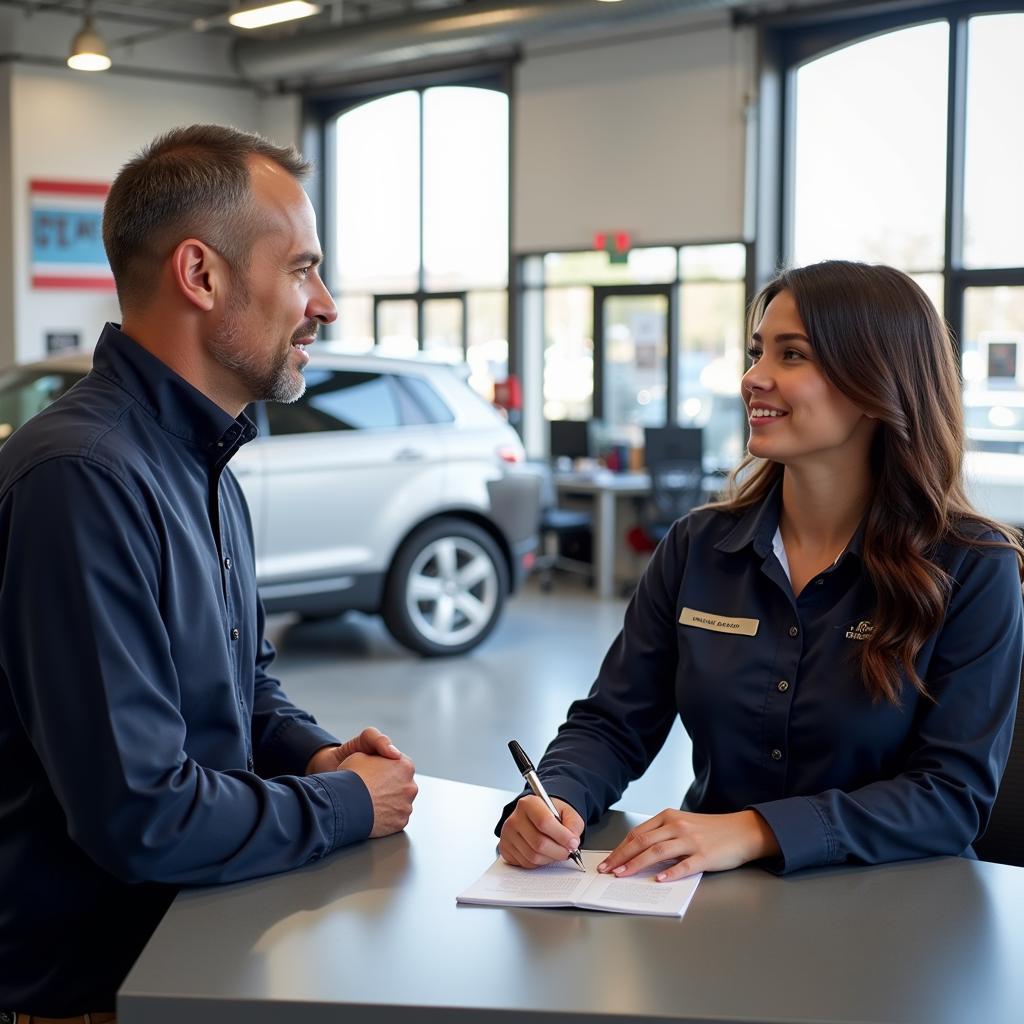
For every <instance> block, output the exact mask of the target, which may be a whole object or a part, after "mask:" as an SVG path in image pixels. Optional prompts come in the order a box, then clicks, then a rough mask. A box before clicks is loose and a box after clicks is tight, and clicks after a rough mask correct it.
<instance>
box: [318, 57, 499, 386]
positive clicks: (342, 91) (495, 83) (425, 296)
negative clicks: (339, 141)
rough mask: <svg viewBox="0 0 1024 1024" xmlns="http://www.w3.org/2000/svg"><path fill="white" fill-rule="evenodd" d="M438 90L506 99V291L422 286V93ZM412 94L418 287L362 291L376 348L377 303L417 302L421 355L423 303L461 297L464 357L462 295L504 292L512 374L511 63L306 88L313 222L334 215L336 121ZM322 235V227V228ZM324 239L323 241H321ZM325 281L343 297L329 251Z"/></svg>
mask: <svg viewBox="0 0 1024 1024" xmlns="http://www.w3.org/2000/svg"><path fill="white" fill-rule="evenodd" d="M438 86H463V87H467V88H478V89H491V90H493V91H495V92H500V93H503V94H504V95H505V97H506V98H507V100H508V119H509V123H508V129H509V131H508V181H509V189H508V201H507V202H508V205H507V211H506V214H507V217H508V224H509V232H508V254H507V264H508V278H507V281H506V284H505V287H504V288H500V287H496V286H493V285H492V286H488V287H486V288H485V287H479V288H469V289H463V290H461V291H453V290H452V289H451V288H446V289H442V290H436V291H432V290H430V289H428V288H426V279H425V268H424V263H423V177H424V176H423V93H424V92H426V91H427V90H428V89H432V88H436V87H438ZM407 91H414V92H417V93H418V94H419V113H420V174H419V189H420V210H419V218H420V223H419V228H420V230H419V269H418V271H417V284H416V289H415V291H413V292H407V293H401V294H398V293H393V292H380V293H365V292H360V293H359V294H362V295H365V294H370V298H371V299H372V300H373V336H374V347H376V345H377V344H378V332H377V306H378V304H379V302H380V301H381V300H384V301H386V300H388V299H394V298H404V299H412V300H414V301H415V302H416V304H417V331H418V337H417V345H418V348H419V350H420V351H422V350H423V303H424V301H428V300H430V299H435V298H459V297H461V298H462V299H463V318H462V326H463V330H462V334H463V339H462V354H463V359H465V358H466V355H467V352H468V312H469V310H468V302H467V301H466V296H467V295H469V294H475V293H476V292H479V291H487V292H500V291H504V292H505V294H506V323H505V330H506V338H507V340H508V346H509V359H508V362H509V373H514V372H515V369H514V367H515V366H516V364H517V361H518V353H517V343H516V310H515V302H514V301H513V296H514V294H515V285H516V273H517V260H516V257H515V253H514V250H513V243H512V225H513V223H514V221H513V212H514V211H513V199H512V194H513V192H514V189H513V187H512V182H513V178H512V173H513V168H514V147H515V133H514V131H513V126H514V124H515V116H514V102H515V100H514V90H513V65H512V63H511V62H509V61H497V62H494V63H490V64H483V65H481V64H473V65H471V66H461V67H452V68H447V69H443V70H439V71H435V72H424V73H420V74H415V75H411V76H397V77H396V76H391V77H385V78H379V79H373V80H368V81H365V82H359V83H353V84H346V85H335V86H326V87H321V88H317V89H310V90H307V91H305V92H304V93H303V96H302V100H303V104H302V122H303V131H302V137H303V148H304V151H305V152H306V154H307V155H308V156H309V157H310V159H311V160H312V161H313V163H314V174H313V176H312V177H311V178H310V181H309V184H308V188H307V191H308V192H309V195H310V201H311V202H312V204H313V209H314V211H315V212H316V216H317V220H318V222H319V223H320V224H321V225H329V224H331V223H333V218H334V216H335V212H336V208H335V192H334V190H333V182H335V181H336V180H337V169H336V167H335V161H334V152H335V124H336V121H337V119H338V118H339V117H340V116H341V115H342V114H345V113H348V112H349V111H351V110H354V109H355V108H356V107H359V106H362V105H364V104H366V103H372V102H373V101H374V100H378V99H382V98H384V97H386V96H390V95H392V94H394V93H398V92H407ZM321 230H322V231H323V232H324V234H325V235H326V228H321ZM325 240H326V238H325ZM322 276H323V279H324V281H325V282H327V285H328V288H330V289H331V290H332V292H333V291H334V290H335V286H337V292H338V296H339V297H341V296H342V295H344V292H343V289H342V285H343V282H341V281H340V280H337V279H336V275H335V274H334V273H333V262H332V253H330V252H329V251H325V253H324V265H323V273H322Z"/></svg>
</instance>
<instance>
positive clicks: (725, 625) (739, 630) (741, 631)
mask: <svg viewBox="0 0 1024 1024" xmlns="http://www.w3.org/2000/svg"><path fill="white" fill-rule="evenodd" d="M679 621H680V623H681V624H682V625H684V626H696V627H697V628H698V629H710V630H712V631H713V632H715V633H735V634H736V635H738V636H756V635H757V627H758V626H759V625H760V624H761V620H760V619H734V618H729V617H727V616H725V615H715V614H713V613H712V612H698V611H695V610H694V609H693V608H684V609H683V613H682V614H681V615H680V616H679Z"/></svg>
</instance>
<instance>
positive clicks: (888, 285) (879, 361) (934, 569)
mask: <svg viewBox="0 0 1024 1024" xmlns="http://www.w3.org/2000/svg"><path fill="white" fill-rule="evenodd" d="M781 291H788V292H790V293H791V294H792V296H793V299H794V300H795V302H796V307H797V310H798V312H799V314H800V319H801V320H802V321H803V323H804V327H805V328H806V329H807V333H808V336H809V337H810V339H811V345H812V347H813V349H814V353H815V357H816V358H817V361H818V364H819V365H820V366H821V370H822V372H823V374H824V375H825V377H826V378H827V379H828V380H829V381H830V382H831V383H832V384H833V385H835V387H836V388H837V389H838V390H839V391H841V392H842V393H843V394H844V395H846V397H847V398H849V399H850V400H851V401H852V402H854V403H855V404H856V405H858V406H859V407H860V408H861V409H863V410H864V411H865V412H867V413H869V414H870V415H871V416H874V417H875V418H876V419H877V420H878V421H879V425H878V429H877V430H876V432H875V436H874V439H873V442H872V449H871V464H872V465H871V468H872V475H873V478H874V494H873V497H872V501H871V504H870V507H869V509H868V512H867V521H866V524H865V531H864V542H863V558H864V565H865V567H866V569H867V572H868V576H869V577H870V579H871V582H872V584H873V585H874V588H875V594H876V598H877V602H876V605H875V610H874V614H873V616H872V622H874V624H875V628H874V630H873V632H872V633H871V635H870V636H869V637H868V639H867V640H866V641H865V642H864V643H863V644H860V645H858V646H859V648H860V651H861V671H862V674H863V678H864V685H865V687H866V688H867V690H868V692H869V693H870V694H871V696H872V697H873V698H875V699H876V700H879V699H886V700H889V701H891V702H892V703H893V704H899V703H900V685H901V683H900V676H901V673H902V674H905V676H906V678H907V679H908V680H909V681H910V683H911V684H912V685H913V686H914V687H915V688H916V689H917V690H918V691H920V692H921V693H927V691H926V688H925V685H924V683H923V681H922V680H921V678H920V677H919V676H918V674H917V671H916V669H915V666H914V662H915V660H916V658H917V655H918V653H919V652H920V650H921V648H922V647H923V646H924V643H925V641H926V640H927V639H928V637H929V636H931V635H932V634H933V633H935V631H936V630H938V629H939V627H940V626H941V624H942V619H943V616H944V615H945V611H946V605H947V602H948V600H949V594H950V580H949V577H948V576H947V575H946V573H945V572H943V570H942V569H941V568H940V567H939V566H938V565H937V564H936V563H935V561H933V558H934V554H935V551H936V548H937V547H938V545H939V544H941V543H943V542H947V543H953V544H963V545H968V546H972V547H1006V548H1010V549H1012V550H1013V551H1015V552H1016V554H1017V562H1018V571H1019V572H1021V575H1022V578H1024V548H1022V547H1021V543H1020V537H1019V535H1018V534H1016V533H1015V531H1013V530H1011V529H1010V528H1009V527H1007V526H1004V525H1002V524H1001V523H997V522H994V521H993V520H991V519H988V518H986V517H985V516H983V515H981V514H979V513H978V512H977V511H976V510H975V509H974V508H973V507H972V506H971V503H970V501H969V499H968V498H967V495H966V493H965V491H964V486H963V455H964V423H963V405H962V401H961V396H960V375H959V372H958V369H957V365H956V359H955V357H954V346H953V341H952V338H951V337H950V334H949V331H948V330H947V329H946V327H945V326H944V324H943V322H942V320H940V318H939V316H938V314H937V313H936V311H935V307H934V306H933V305H932V303H931V301H930V300H929V299H928V297H927V296H926V295H925V293H924V292H923V291H922V290H921V289H920V287H918V285H917V284H916V283H915V282H914V281H913V280H912V279H911V278H909V277H908V276H907V275H906V274H903V273H901V272H900V271H898V270H894V269H893V268H892V267H885V266H869V265H868V264H864V263H850V262H846V261H841V260H827V261H825V262H823V263H815V264H812V265H811V266H807V267H800V268H797V269H792V270H786V271H783V272H781V273H780V274H779V275H778V276H777V277H776V278H775V279H774V280H773V281H771V282H770V283H769V284H768V285H766V286H765V287H764V288H763V289H762V290H761V292H760V294H759V295H758V296H757V298H756V299H755V300H754V302H753V304H752V305H751V308H750V313H749V321H748V332H747V334H748V337H749V336H750V335H751V334H753V331H754V329H755V327H756V325H757V324H758V323H759V322H760V320H761V317H762V316H763V314H764V311H765V309H766V308H767V306H768V303H769V302H771V300H772V299H773V298H774V297H775V296H776V295H778V294H779V292H781ZM782 474H783V466H782V465H781V464H779V463H777V462H771V461H766V460H763V459H758V458H755V457H753V456H750V455H748V456H747V457H746V458H745V459H744V460H743V462H742V463H741V464H740V465H739V466H738V467H737V468H736V470H735V471H734V472H733V474H732V477H731V478H730V486H729V489H728V492H727V495H726V498H725V500H724V501H721V502H717V503H716V504H715V505H714V506H712V507H715V508H720V509H724V510H727V511H739V510H742V509H746V508H749V507H750V506H752V505H755V504H757V503H759V502H760V501H762V500H763V499H764V498H765V497H766V495H767V494H768V493H769V492H770V491H771V489H772V487H773V486H774V485H775V483H776V482H777V481H779V480H780V479H781V478H782ZM986 532H994V533H995V534H996V535H997V537H999V538H1001V539H999V540H980V539H979V537H978V535H979V534H981V533H986Z"/></svg>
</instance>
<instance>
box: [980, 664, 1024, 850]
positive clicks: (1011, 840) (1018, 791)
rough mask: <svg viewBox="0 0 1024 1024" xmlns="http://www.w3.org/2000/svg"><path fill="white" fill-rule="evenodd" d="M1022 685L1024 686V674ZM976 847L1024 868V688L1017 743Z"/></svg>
mask: <svg viewBox="0 0 1024 1024" xmlns="http://www.w3.org/2000/svg"><path fill="white" fill-rule="evenodd" d="M1021 682H1022V684H1024V672H1022V674H1021ZM972 845H973V846H974V852H975V853H976V854H977V855H978V857H979V858H980V859H981V860H990V861H994V862H995V863H996V864H1012V865H1013V866H1014V867H1018V868H1022V867H1024V686H1022V692H1020V693H1018V695H1017V717H1016V719H1015V720H1014V726H1013V743H1012V744H1011V746H1010V756H1009V759H1008V760H1007V762H1006V771H1005V772H1003V780H1002V782H1001V783H1000V784H999V792H998V794H997V795H996V802H995V805H994V806H993V807H992V817H991V818H990V819H989V823H988V828H987V829H985V832H984V834H983V835H982V836H981V837H980V838H979V839H976V840H975V841H974V843H973V844H972Z"/></svg>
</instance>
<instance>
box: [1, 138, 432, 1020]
mask: <svg viewBox="0 0 1024 1024" xmlns="http://www.w3.org/2000/svg"><path fill="white" fill-rule="evenodd" d="M307 169H308V168H307V165H306V164H305V163H303V162H302V160H301V158H300V157H299V156H298V155H297V154H296V153H295V151H294V150H292V149H281V148H278V147H276V146H273V145H271V144H270V143H268V142H267V141H266V140H264V139H261V138H259V137H258V136H255V135H248V134H244V133H241V132H237V131H235V130H233V129H229V128H222V127H218V126H212V125H197V126H193V127H191V128H184V129H177V130H175V131H172V132H169V133H168V134H166V135H164V136H162V137H161V138H159V139H157V140H156V141H155V142H154V143H152V144H151V145H150V146H149V147H148V148H147V149H146V150H144V151H143V152H142V154H141V155H140V156H138V157H137V158H136V159H134V160H132V161H131V162H130V163H129V164H127V165H126V166H125V167H124V168H123V169H122V171H121V173H120V174H119V175H118V177H117V179H116V181H115V182H114V184H113V187H112V188H111V191H110V195H109V197H108V199H107V204H106V209H105V211H104V223H103V234H104V244H105V246H106V249H107V255H108V257H109V260H110V266H111V269H112V271H113V274H114V279H115V281H116V283H117V290H118V298H119V300H120V303H121V308H122V314H123V320H124V323H123V327H122V328H121V329H118V328H117V327H115V326H113V325H110V324H108V325H107V327H106V328H105V329H104V331H103V334H102V337H101V338H100V341H99V344H98V345H97V347H96V352H95V356H94V361H93V371H92V373H90V374H89V376H88V377H87V378H86V379H85V380H84V381H82V382H81V383H80V384H79V385H78V386H76V387H75V388H73V389H72V390H71V391H70V392H69V393H68V394H67V395H65V396H64V397H63V398H61V399H60V400H59V401H57V402H56V403H54V405H52V406H51V407H50V408H49V409H47V410H46V411H44V412H43V413H41V414H40V415H39V416H37V417H36V418H35V419H33V420H32V421H31V422H30V423H28V424H26V426H25V427H24V428H23V429H22V430H20V431H18V432H17V433H16V434H15V435H14V436H13V437H11V438H10V440H8V442H7V443H6V445H5V446H4V448H3V450H2V454H0V1011H7V1014H8V1019H10V1017H11V1016H12V1015H13V1014H14V1013H17V1014H19V1015H26V1016H27V1015H41V1016H43V1017H47V1018H70V1019H74V1020H84V1019H86V1018H85V1017H83V1016H82V1015H89V1016H91V1020H92V1022H93V1024H97V1022H99V1021H103V1020H110V1019H112V1018H111V1016H110V1015H111V1014H112V1012H113V1011H114V996H115V992H116V990H117V987H118V986H119V984H120V983H121V981H122V980H123V978H124V976H125V974H126V973H127V971H128V969H129V968H130V966H131V964H132V962H133V961H134V959H135V958H136V956H137V955H138V953H139V952H140V950H141V949H142V946H143V944H144V943H145V941H146V939H147V938H148V936H149V935H150V933H151V931H152V929H153V928H154V926H155V925H156V923H157V921H158V920H159V919H160V916H161V915H162V914H163V912H164V911H165V910H166V908H167V906H168V904H169V902H170V900H171V899H172V898H173V896H174V893H175V891H176V888H177V887H178V886H181V885H197V884H198V885H202V884H207V883H217V882H232V881H236V880H239V879H245V878H252V877H254V876H258V875H265V874H269V873H272V872H278V871H287V870H289V869H291V868H296V867H299V866H300V865H303V864H308V863H310V862H311V861H316V860H318V859H320V858H321V857H323V856H325V855H326V854H329V853H330V852H331V851H332V850H335V849H337V848H338V847H340V846H343V845H345V844H347V843H351V842H355V841H358V840H361V839H365V838H367V837H368V836H369V837H373V836H382V835H387V834H389V833H392V832H395V831H398V830H400V829H402V828H404V827H405V824H406V822H407V820H408V818H409V814H410V813H411V810H412V801H413V799H414V797H415V795H416V785H415V782H414V781H413V766H412V763H411V762H410V761H409V759H408V758H406V757H405V756H403V755H402V754H400V753H399V751H398V750H397V749H396V748H395V747H394V746H393V745H392V744H391V742H390V741H389V739H388V738H387V737H386V736H383V735H381V734H380V733H379V732H378V731H377V730H376V729H372V728H371V729H364V730H363V731H362V732H361V733H360V734H359V735H358V736H356V737H355V738H353V739H351V740H349V741H348V742H347V743H343V744H339V743H338V741H337V740H336V739H335V738H334V737H333V736H332V735H331V734H330V733H328V732H326V731H325V730H323V729H321V728H320V727H319V726H317V724H316V723H315V721H314V719H313V718H312V717H311V716H310V715H308V714H306V713H305V712H303V711H300V710H299V709H298V708H296V707H294V706H293V705H292V704H291V703H290V702H289V701H288V699H287V697H286V696H285V695H284V693H283V692H282V690H281V687H280V685H279V684H278V682H277V680H276V679H274V678H273V677H272V676H271V675H270V674H269V671H270V663H271V661H272V659H273V656H274V653H273V649H272V648H271V646H270V644H269V643H268V642H267V641H266V640H265V639H264V637H263V610H262V607H261V605H260V602H259V598H258V596H257V593H256V584H255V561H254V556H253V546H252V530H251V526H250V521H249V516H248V510H247V508H246V505H245V501H244V498H243V496H242V492H241V490H240V488H239V486H238V484H237V482H236V481H235V479H234V477H233V476H232V475H231V473H230V471H228V470H227V463H228V461H229V460H230V458H231V456H232V454H233V453H234V452H235V451H236V450H237V449H238V447H239V446H240V445H242V444H244V443H246V442H247V441H250V440H252V438H253V437H254V436H255V433H256V430H255V428H254V427H253V425H252V423H251V422H250V421H249V420H248V419H247V418H246V417H245V415H244V414H243V411H242V410H243V409H244V407H245V406H246V405H247V404H248V403H250V402H252V401H256V400H261V399H262V400H274V401H284V402H290V401H294V400H295V399H296V398H298V397H299V396H300V395H301V394H302V391H303V389H304V386H305V384H304V380H303V377H302V367H303V365H304V364H305V363H306V361H307V359H308V356H307V354H306V346H308V345H309V344H311V343H312V342H313V341H314V340H315V338H316V334H317V330H318V328H319V326H320V325H321V324H327V323H331V322H332V321H333V320H334V319H335V317H336V315H337V311H336V309H335V307H334V303H333V302H332V300H331V296H330V294H329V293H328V292H327V289H326V288H325V287H324V284H323V282H322V281H321V280H320V277H319V275H318V272H317V266H318V264H319V262H320V258H321V257H320V247H319V244H318V242H317V236H316V222H315V218H314V215H313V210H312V207H311V206H310V203H309V200H308V199H307V197H306V195H305V193H304V192H303V190H302V187H301V185H300V183H299V179H300V178H301V177H302V176H303V174H304V173H305V172H306V171H307ZM295 528H296V529H297V530H301V529H302V524H301V522H296V523H295ZM76 1014H77V1015H79V1016H77V1017H75V1016H74V1015H76ZM38 1019H39V1018H38V1017H32V1020H33V1021H35V1020H38Z"/></svg>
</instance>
